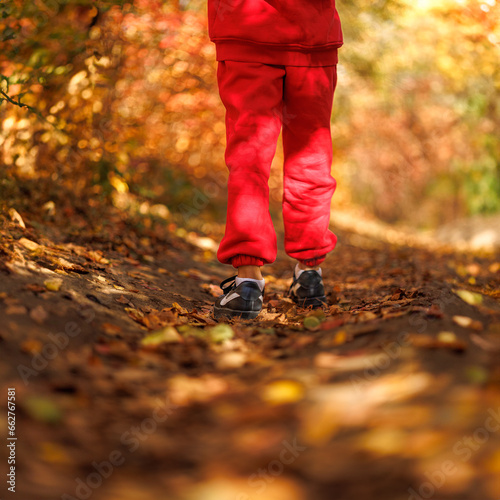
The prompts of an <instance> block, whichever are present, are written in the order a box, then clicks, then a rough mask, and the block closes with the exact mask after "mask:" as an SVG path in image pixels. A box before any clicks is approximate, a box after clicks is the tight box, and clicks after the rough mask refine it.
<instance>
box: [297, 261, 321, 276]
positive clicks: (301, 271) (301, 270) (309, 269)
mask: <svg viewBox="0 0 500 500" xmlns="http://www.w3.org/2000/svg"><path fill="white" fill-rule="evenodd" d="M304 271H316V272H317V273H319V275H320V276H322V273H323V272H322V271H321V267H320V268H318V269H313V268H312V267H307V268H306V269H300V268H299V265H298V264H297V265H296V266H295V273H294V274H295V277H296V278H299V277H300V275H301V274H302V273H303V272H304Z"/></svg>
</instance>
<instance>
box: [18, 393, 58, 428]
mask: <svg viewBox="0 0 500 500" xmlns="http://www.w3.org/2000/svg"><path fill="white" fill-rule="evenodd" d="M23 406H24V408H25V410H26V412H27V413H28V414H29V416H30V417H31V418H33V419H34V420H38V421H39V422H46V423H48V424H55V423H57V422H59V421H60V420H61V419H62V412H61V410H60V408H59V406H58V405H57V404H56V403H54V401H52V400H51V399H48V398H44V397H41V396H31V397H28V398H26V399H25V400H24V402H23Z"/></svg>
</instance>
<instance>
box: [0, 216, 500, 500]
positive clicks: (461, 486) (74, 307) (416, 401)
mask: <svg viewBox="0 0 500 500" xmlns="http://www.w3.org/2000/svg"><path fill="white" fill-rule="evenodd" d="M61 234H62V235H63V236H64V232H62V233H60V234H59V236H57V237H56V235H54V234H51V233H50V232H47V231H45V232H44V231H43V230H42V229H40V228H39V229H36V230H35V229H33V228H32V229H22V228H19V227H18V226H16V225H15V224H14V223H7V222H4V225H3V228H2V243H1V254H0V255H1V257H2V260H1V262H0V318H1V323H0V379H1V380H2V390H1V394H5V397H4V398H3V400H2V401H1V402H0V405H1V406H2V408H5V411H6V405H7V389H8V388H10V387H14V388H15V389H16V396H15V397H16V430H15V433H16V437H17V438H18V439H17V441H16V492H17V493H18V498H20V499H23V500H24V499H28V498H29V499H37V500H38V499H40V500H42V499H43V500H45V499H47V500H49V499H50V500H54V499H59V498H62V499H66V500H68V499H74V498H92V499H101V498H102V499H112V500H126V499H137V498H140V499H150V498H151V499H153V498H155V499H156V498H159V499H168V500H212V499H216V500H250V499H259V500H281V499H283V500H305V499H314V500H329V499H331V498H335V499H336V500H342V499H369V498H374V499H379V498H380V500H382V499H383V500H387V499H397V500H399V499H412V498H413V500H415V499H419V500H420V499H421V498H431V497H432V498H439V499H448V498H449V499H454V500H457V499H464V500H474V499H478V500H479V499H481V500H485V499H486V500H489V499H492V500H493V499H498V498H500V452H499V450H500V432H499V430H500V398H499V396H500V392H499V387H500V365H499V363H498V361H499V359H500V354H499V353H500V293H499V279H498V276H499V273H500V255H496V256H495V255H489V256H483V257H480V256H474V255H459V254H452V253H447V254H445V253H439V252H436V251H433V252H430V251H426V250H422V249H414V248H413V249H412V248H406V247H391V246H389V245H386V244H383V243H380V242H377V241H376V240H370V239H368V238H366V237H359V236H358V235H355V234H350V233H341V234H340V241H341V243H340V244H339V245H338V248H337V249H336V251H335V252H334V253H333V254H332V255H331V256H330V257H329V258H328V260H327V261H326V262H325V264H324V266H323V269H324V277H325V286H326V289H327V292H328V300H329V307H328V308H327V309H325V310H321V311H306V310H301V309H297V308H296V307H295V306H294V305H293V304H291V303H290V302H289V301H288V300H287V299H284V298H283V292H284V291H285V290H286V288H287V286H288V283H289V281H290V277H291V263H290V261H289V259H287V258H286V256H284V255H282V254H280V256H279V258H278V260H277V261H276V263H275V264H274V265H272V266H267V267H266V268H265V272H266V279H267V283H266V297H265V307H264V310H263V312H262V313H261V315H260V316H259V318H258V319H257V320H254V321H248V322H234V323H232V324H220V325H218V326H217V325H216V323H215V322H214V321H213V320H212V319H211V317H210V307H211V304H212V302H213V301H214V298H215V296H216V295H217V294H218V293H220V290H219V289H218V283H219V282H220V281H221V280H222V279H223V278H225V277H226V276H227V274H225V273H226V272H227V269H225V268H224V267H223V266H220V265H218V264H217V263H216V260H215V256H214V253H213V242H212V241H211V240H210V239H207V238H205V239H204V238H200V237H196V236H195V235H188V236H187V239H189V240H190V243H189V242H187V241H185V240H186V238H184V239H180V238H177V237H173V236H172V237H169V238H168V240H166V239H164V240H161V241H160V240H158V241H156V240H154V238H151V237H144V236H142V237H139V236H137V235H136V233H135V232H134V231H133V230H132V229H130V228H127V227H126V226H120V227H119V228H117V229H116V230H115V231H114V232H113V234H101V235H100V236H87V237H82V238H80V239H78V238H69V237H67V235H66V237H61ZM70 240H71V243H69V241H70ZM4 414H5V413H4ZM0 429H3V430H5V431H6V432H7V430H8V429H7V421H6V419H3V421H2V422H1V423H0ZM3 434H4V432H2V435H3ZM8 452H9V450H8V448H6V447H4V451H2V453H1V455H2V457H1V460H2V462H3V463H6V462H7V453H8ZM4 455H5V456H4ZM7 486H8V484H7ZM13 498H14V497H13Z"/></svg>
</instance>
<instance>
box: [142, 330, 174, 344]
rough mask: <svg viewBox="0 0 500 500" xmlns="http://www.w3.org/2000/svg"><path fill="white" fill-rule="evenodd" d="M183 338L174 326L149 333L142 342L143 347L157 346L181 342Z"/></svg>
mask: <svg viewBox="0 0 500 500" xmlns="http://www.w3.org/2000/svg"><path fill="white" fill-rule="evenodd" d="M181 340H182V337H181V336H180V335H179V333H178V332H177V330H176V329H175V328H174V327H173V326H167V327H165V328H162V329H161V330H158V331H156V332H152V333H149V334H148V335H146V336H145V337H144V338H143V339H142V340H141V345H142V346H155V345H160V344H169V343H173V342H180V341H181Z"/></svg>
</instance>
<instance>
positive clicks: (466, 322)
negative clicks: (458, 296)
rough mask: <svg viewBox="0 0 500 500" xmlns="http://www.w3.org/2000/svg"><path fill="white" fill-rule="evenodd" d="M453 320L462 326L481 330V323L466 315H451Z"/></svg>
mask: <svg viewBox="0 0 500 500" xmlns="http://www.w3.org/2000/svg"><path fill="white" fill-rule="evenodd" d="M453 321H454V322H455V323H456V324H457V325H459V326H463V327H464V328H472V329H473V330H478V331H481V330H482V329H483V324H482V323H481V322H480V321H475V320H473V319H472V318H469V317H468V316H453Z"/></svg>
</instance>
